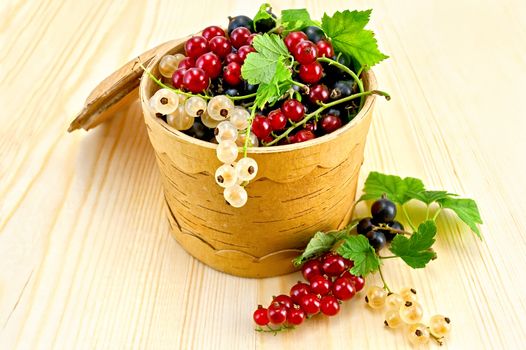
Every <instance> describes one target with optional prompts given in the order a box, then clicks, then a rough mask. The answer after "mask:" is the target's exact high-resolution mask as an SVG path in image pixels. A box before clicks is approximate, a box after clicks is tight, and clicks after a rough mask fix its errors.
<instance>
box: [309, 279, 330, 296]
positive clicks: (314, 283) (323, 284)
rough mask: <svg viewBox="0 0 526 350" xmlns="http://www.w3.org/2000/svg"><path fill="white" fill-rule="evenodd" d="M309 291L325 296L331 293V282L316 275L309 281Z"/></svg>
mask: <svg viewBox="0 0 526 350" xmlns="http://www.w3.org/2000/svg"><path fill="white" fill-rule="evenodd" d="M310 289H311V291H312V292H313V293H314V294H319V295H325V294H327V293H329V292H330V291H331V281H329V280H328V279H326V278H325V277H323V276H321V275H318V276H314V277H312V278H311V280H310Z"/></svg>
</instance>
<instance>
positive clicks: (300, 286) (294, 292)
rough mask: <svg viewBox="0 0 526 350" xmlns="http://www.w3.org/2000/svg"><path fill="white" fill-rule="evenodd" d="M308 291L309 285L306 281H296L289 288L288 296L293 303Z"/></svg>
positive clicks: (298, 300)
mask: <svg viewBox="0 0 526 350" xmlns="http://www.w3.org/2000/svg"><path fill="white" fill-rule="evenodd" d="M309 293H310V286H309V285H308V284H307V283H303V282H298V283H296V284H295V285H293V286H292V288H290V293H289V294H290V297H291V298H292V301H294V303H296V304H299V303H300V301H301V298H302V297H303V296H305V295H307V294H309Z"/></svg>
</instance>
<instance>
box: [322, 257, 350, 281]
mask: <svg viewBox="0 0 526 350" xmlns="http://www.w3.org/2000/svg"><path fill="white" fill-rule="evenodd" d="M322 268H323V271H324V272H325V273H326V274H327V275H328V276H339V275H341V274H342V273H343V271H345V260H343V257H341V256H339V255H329V256H327V257H326V258H325V261H324V262H323V266H322Z"/></svg>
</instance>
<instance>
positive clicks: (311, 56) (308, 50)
mask: <svg viewBox="0 0 526 350" xmlns="http://www.w3.org/2000/svg"><path fill="white" fill-rule="evenodd" d="M293 54H294V58H295V59H296V61H298V62H299V63H301V64H309V63H312V62H314V61H315V60H316V57H318V48H317V47H316V45H314V43H313V42H312V41H309V40H303V41H300V42H299V43H298V44H297V45H296V46H295V47H294V52H293Z"/></svg>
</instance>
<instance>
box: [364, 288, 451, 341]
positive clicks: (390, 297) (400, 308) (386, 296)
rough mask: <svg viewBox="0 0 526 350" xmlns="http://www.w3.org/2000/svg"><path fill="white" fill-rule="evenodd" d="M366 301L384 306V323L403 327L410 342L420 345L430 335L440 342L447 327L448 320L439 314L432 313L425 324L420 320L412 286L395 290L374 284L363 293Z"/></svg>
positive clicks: (388, 325)
mask: <svg viewBox="0 0 526 350" xmlns="http://www.w3.org/2000/svg"><path fill="white" fill-rule="evenodd" d="M365 301H366V302H367V305H369V306H370V307H371V308H373V309H381V308H384V307H385V306H387V308H388V311H387V313H386V314H385V321H384V324H385V325H386V326H387V327H389V328H399V327H402V326H403V325H407V327H406V335H407V337H408V339H409V341H410V342H411V343H412V344H414V345H424V344H427V343H428V342H429V339H430V338H433V339H434V340H435V341H437V342H438V343H439V344H440V345H442V342H443V340H444V338H445V337H446V336H447V335H448V334H449V332H450V331H451V321H450V319H449V318H447V317H444V316H442V315H434V316H433V317H431V319H430V320H429V325H425V324H423V323H422V318H423V316H424V309H423V308H422V305H420V303H419V302H418V301H417V295H416V290H414V289H413V288H404V289H402V290H401V291H400V292H398V293H388V292H387V291H386V290H385V289H384V288H382V287H378V286H372V287H369V289H368V290H367V295H366V297H365Z"/></svg>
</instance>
